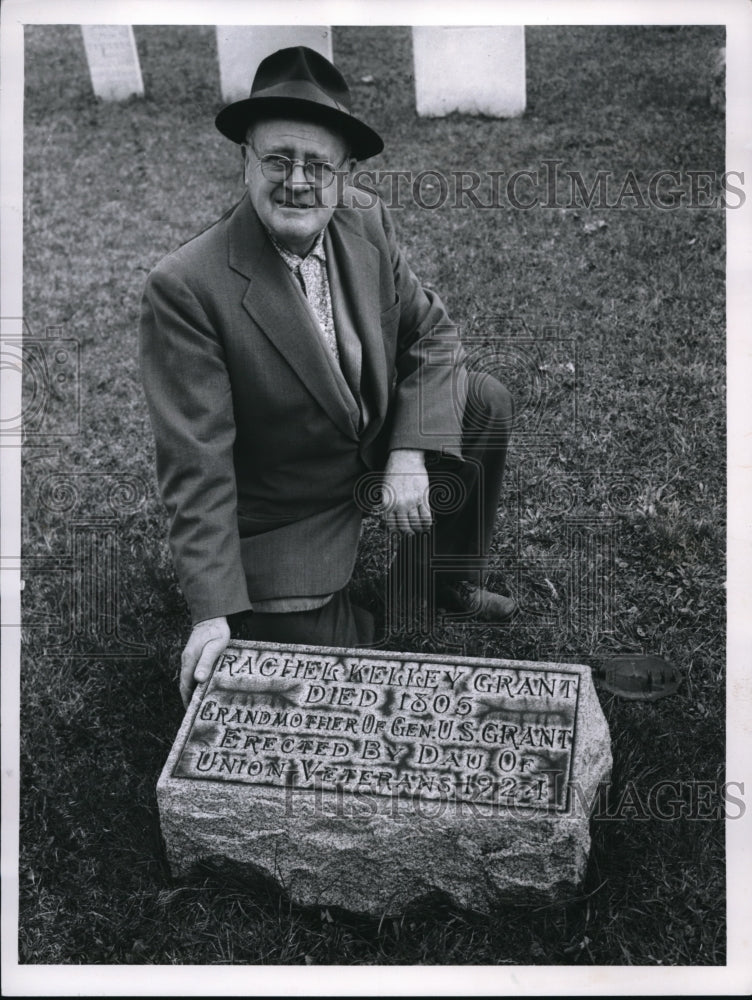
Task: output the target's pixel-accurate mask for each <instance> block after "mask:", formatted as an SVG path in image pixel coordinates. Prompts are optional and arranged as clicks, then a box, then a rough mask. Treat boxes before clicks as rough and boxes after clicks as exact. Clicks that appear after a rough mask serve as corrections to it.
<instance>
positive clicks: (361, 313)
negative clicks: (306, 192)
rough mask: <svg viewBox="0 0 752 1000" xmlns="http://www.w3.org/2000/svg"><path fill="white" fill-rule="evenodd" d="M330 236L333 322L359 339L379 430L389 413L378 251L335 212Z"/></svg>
mask: <svg viewBox="0 0 752 1000" xmlns="http://www.w3.org/2000/svg"><path fill="white" fill-rule="evenodd" d="M327 235H328V237H329V239H330V245H331V248H332V251H333V253H332V260H333V264H334V266H333V267H330V268H329V275H330V286H331V291H332V311H333V313H334V322H335V325H336V326H337V329H338V330H339V329H340V328H344V326H345V325H346V324H348V325H349V327H350V328H351V329H353V330H354V331H355V334H356V335H357V336H358V337H359V339H360V344H361V348H362V359H361V384H360V389H361V393H362V395H363V396H364V399H365V402H366V406H367V411H368V418H369V423H370V424H371V425H372V427H376V426H379V425H380V424H381V422H382V420H383V418H384V416H385V414H386V410H387V403H388V391H389V387H388V384H387V368H386V356H385V353H384V340H383V337H382V333H381V299H380V288H379V266H380V260H379V251H378V250H377V249H376V247H375V246H374V245H373V244H372V243H370V242H369V241H368V240H364V239H363V238H362V237H361V236H358V234H357V233H354V232H353V231H352V229H350V228H349V226H347V225H346V224H344V223H343V222H342V221H341V220H340V219H339V218H338V216H337V213H336V212H335V214H334V216H333V217H332V220H331V222H330V223H329V226H328V229H327ZM367 437H368V429H366V438H367Z"/></svg>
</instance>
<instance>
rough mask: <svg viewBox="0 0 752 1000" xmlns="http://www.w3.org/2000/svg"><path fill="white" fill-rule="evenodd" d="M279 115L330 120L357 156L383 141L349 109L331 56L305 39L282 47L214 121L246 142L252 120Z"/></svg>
mask: <svg viewBox="0 0 752 1000" xmlns="http://www.w3.org/2000/svg"><path fill="white" fill-rule="evenodd" d="M271 116H279V117H285V118H304V119H306V120H310V121H315V122H319V123H321V124H323V125H329V126H331V128H333V129H335V130H336V131H338V132H340V133H341V134H342V135H344V136H345V138H346V139H347V140H348V141H349V143H350V149H351V152H352V155H353V156H354V157H355V158H356V159H357V160H365V159H367V158H368V157H369V156H375V155H376V154H377V153H380V152H381V150H382V149H383V148H384V143H383V141H382V139H381V136H379V135H378V134H377V133H376V132H374V131H373V129H372V128H369V127H368V126H367V125H366V124H365V122H362V121H360V119H358V118H356V117H355V116H354V115H353V114H352V113H351V112H350V89H349V87H348V86H347V83H346V82H345V78H344V77H343V76H342V74H341V73H340V71H339V70H338V69H337V68H336V67H335V66H333V65H332V64H331V63H330V62H329V60H328V59H326V58H324V56H322V55H321V54H320V53H318V52H315V51H314V50H313V49H309V48H307V47H306V46H305V45H296V46H295V47H293V48H289V49H279V50H278V51H277V52H273V53H272V54H271V55H270V56H267V57H266V59H263V60H262V61H261V63H260V65H259V68H258V69H257V70H256V75H255V77H254V78H253V85H252V86H251V95H250V97H248V98H247V99H246V100H244V101H235V103H234V104H228V105H227V107H226V108H222V110H221V111H220V112H219V114H218V115H217V117H216V119H215V125H216V126H217V128H218V129H219V131H220V132H221V133H222V135H226V136H227V138H228V139H232V141H233V142H238V143H242V142H245V134H246V131H247V129H248V126H249V125H250V124H251V122H254V121H257V120H258V119H260V118H269V117H271Z"/></svg>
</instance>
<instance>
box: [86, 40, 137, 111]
mask: <svg viewBox="0 0 752 1000" xmlns="http://www.w3.org/2000/svg"><path fill="white" fill-rule="evenodd" d="M81 33H82V34H83V37H84V48H85V50H86V61H87V62H88V64H89V73H90V75H91V85H92V87H93V88H94V93H95V94H96V95H97V97H101V98H102V100H104V101H123V100H125V98H126V97H131V96H132V95H133V94H136V95H137V96H138V97H143V96H144V83H143V80H142V78H141V65H140V63H139V61H138V50H137V49H136V40H135V38H134V36H133V28H132V27H131V26H130V25H129V24H86V25H83V26H82V28H81Z"/></svg>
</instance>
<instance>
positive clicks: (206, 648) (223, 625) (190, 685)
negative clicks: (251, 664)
mask: <svg viewBox="0 0 752 1000" xmlns="http://www.w3.org/2000/svg"><path fill="white" fill-rule="evenodd" d="M229 641H230V627H229V625H228V624H227V619H226V618H211V619H208V620H207V621H205V622H199V623H198V625H195V626H194V627H193V631H192V632H191V634H190V637H189V638H188V642H187V643H186V645H185V649H184V650H183V655H182V657H181V660H180V697H181V698H182V699H183V705H185V707H186V708H187V707H188V703H189V701H190V700H191V695H192V693H193V689H194V687H195V686H196V684H197V683H198V684H200V683H202V682H203V681H205V680H206V679H207V677H208V676H209V673H210V672H211V668H212V664H213V663H214V662H215V660H216V659H217V657H218V656H219V655H220V654H221V653H223V652H224V650H225V648H226V646H227V644H228V642H229Z"/></svg>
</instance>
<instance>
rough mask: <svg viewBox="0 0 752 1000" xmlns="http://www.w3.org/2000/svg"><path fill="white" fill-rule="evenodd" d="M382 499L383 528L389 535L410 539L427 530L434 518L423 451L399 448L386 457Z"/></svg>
mask: <svg viewBox="0 0 752 1000" xmlns="http://www.w3.org/2000/svg"><path fill="white" fill-rule="evenodd" d="M383 498H384V507H385V521H386V526H387V528H389V530H390V531H398V532H400V533H401V534H403V535H412V534H415V533H416V532H420V531H428V530H429V528H430V527H431V524H432V523H433V518H432V516H431V507H430V504H429V502H428V473H427V472H426V463H425V457H424V455H423V452H422V451H413V450H411V449H409V448H398V449H396V450H395V451H391V452H390V453H389V458H388V460H387V463H386V469H385V470H384V485H383Z"/></svg>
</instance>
